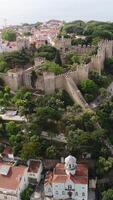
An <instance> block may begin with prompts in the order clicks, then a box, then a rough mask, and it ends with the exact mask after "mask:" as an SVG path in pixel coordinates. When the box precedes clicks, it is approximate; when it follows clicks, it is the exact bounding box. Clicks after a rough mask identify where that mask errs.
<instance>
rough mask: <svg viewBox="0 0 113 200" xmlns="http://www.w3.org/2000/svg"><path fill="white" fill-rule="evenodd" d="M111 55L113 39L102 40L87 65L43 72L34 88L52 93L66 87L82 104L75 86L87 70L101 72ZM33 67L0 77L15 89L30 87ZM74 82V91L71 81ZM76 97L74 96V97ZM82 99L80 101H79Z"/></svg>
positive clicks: (84, 77) (82, 78)
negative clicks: (64, 70)
mask: <svg viewBox="0 0 113 200" xmlns="http://www.w3.org/2000/svg"><path fill="white" fill-rule="evenodd" d="M112 55H113V41H102V42H101V43H100V44H99V45H98V52H97V55H94V56H93V57H92V59H91V62H90V63H88V64H87V65H81V66H80V65H79V66H77V69H76V70H75V71H69V72H68V73H65V74H61V75H58V76H55V75H54V73H47V72H45V73H43V76H38V78H37V81H36V89H37V90H42V91H44V92H45V93H46V94H51V93H54V92H55V90H56V89H66V90H67V92H68V93H69V95H70V96H71V97H72V98H73V100H75V99H76V100H77V102H80V104H81V105H82V103H83V98H82V97H81V94H80V93H79V94H78V97H77V88H76V87H77V86H76V85H78V84H79V83H80V82H81V80H85V79H88V75H89V72H90V71H92V70H96V71H97V72H99V73H100V74H101V71H102V70H103V69H104V61H105V58H110V57H112ZM32 70H33V67H31V68H29V69H27V70H25V71H16V70H15V71H11V70H10V71H8V72H7V73H6V74H0V77H1V78H2V79H3V80H4V81H5V83H6V84H7V85H9V87H10V88H11V89H12V90H13V91H16V90H17V89H18V88H19V87H21V86H25V87H26V88H32V86H31V72H32ZM66 77H70V79H71V81H69V80H68V82H67V80H66ZM72 82H74V83H75V90H76V91H75V93H74V87H73V85H74V84H73V83H72ZM75 97H76V98H75ZM81 99H82V103H81Z"/></svg>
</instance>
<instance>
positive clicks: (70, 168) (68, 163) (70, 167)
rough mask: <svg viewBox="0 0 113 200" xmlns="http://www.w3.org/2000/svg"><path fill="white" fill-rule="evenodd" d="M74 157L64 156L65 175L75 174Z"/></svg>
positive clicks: (75, 164)
mask: <svg viewBox="0 0 113 200" xmlns="http://www.w3.org/2000/svg"><path fill="white" fill-rule="evenodd" d="M76 168H77V163H76V158H75V157H73V156H71V155H69V156H68V157H67V158H65V170H66V174H67V175H75V174H76Z"/></svg>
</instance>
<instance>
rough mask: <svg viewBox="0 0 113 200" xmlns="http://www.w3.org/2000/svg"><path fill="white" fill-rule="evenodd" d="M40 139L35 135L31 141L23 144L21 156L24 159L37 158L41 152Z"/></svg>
mask: <svg viewBox="0 0 113 200" xmlns="http://www.w3.org/2000/svg"><path fill="white" fill-rule="evenodd" d="M39 147H40V143H39V139H38V137H37V138H36V137H33V138H31V139H30V141H28V142H26V143H24V144H23V147H22V150H21V158H22V159H24V160H29V159H33V158H34V159H36V158H37V157H38V156H39V155H40V154H39V153H40V152H39Z"/></svg>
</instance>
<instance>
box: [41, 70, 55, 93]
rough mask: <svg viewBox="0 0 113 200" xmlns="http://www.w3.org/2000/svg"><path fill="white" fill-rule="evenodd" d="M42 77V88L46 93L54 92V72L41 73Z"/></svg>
mask: <svg viewBox="0 0 113 200" xmlns="http://www.w3.org/2000/svg"><path fill="white" fill-rule="evenodd" d="M43 77H44V86H45V88H44V90H45V93H46V94H51V93H54V92H55V75H54V73H47V72H44V73H43Z"/></svg>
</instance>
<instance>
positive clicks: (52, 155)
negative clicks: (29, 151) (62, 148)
mask: <svg viewBox="0 0 113 200" xmlns="http://www.w3.org/2000/svg"><path fill="white" fill-rule="evenodd" d="M46 155H47V157H48V158H50V159H54V158H56V155H57V150H56V148H55V146H53V145H52V146H50V147H48V148H47V149H46Z"/></svg>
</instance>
